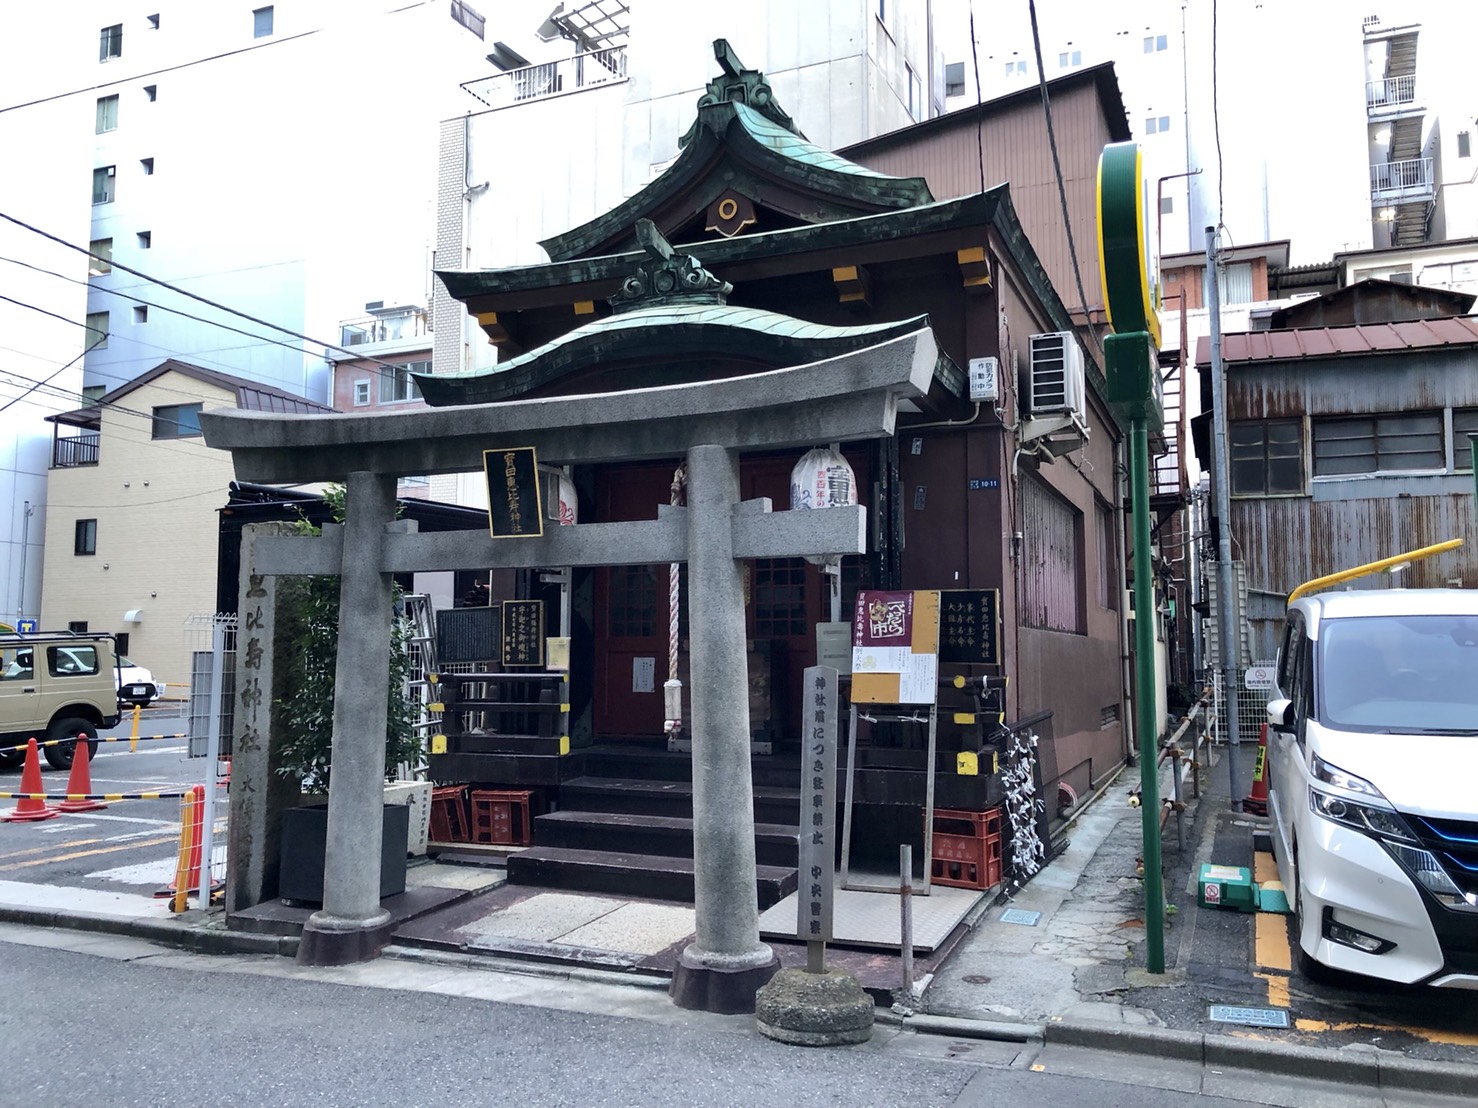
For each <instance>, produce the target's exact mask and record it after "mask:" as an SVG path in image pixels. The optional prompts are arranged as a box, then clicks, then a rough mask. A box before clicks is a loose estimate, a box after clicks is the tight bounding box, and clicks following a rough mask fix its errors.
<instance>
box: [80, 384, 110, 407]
mask: <svg viewBox="0 0 1478 1108" xmlns="http://www.w3.org/2000/svg"><path fill="white" fill-rule="evenodd" d="M107 392H108V386H107V385H83V386H82V399H84V400H86V401H87V402H88V403H91V402H92V401H94V400H101V399H102V398H103V397H104V396H106V395H107Z"/></svg>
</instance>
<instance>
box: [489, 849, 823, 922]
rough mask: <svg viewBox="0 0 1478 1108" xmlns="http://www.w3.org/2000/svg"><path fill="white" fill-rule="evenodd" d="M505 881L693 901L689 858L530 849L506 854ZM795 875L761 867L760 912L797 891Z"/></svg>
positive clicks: (758, 884) (758, 886) (788, 869)
mask: <svg viewBox="0 0 1478 1108" xmlns="http://www.w3.org/2000/svg"><path fill="white" fill-rule="evenodd" d="M508 880H509V881H510V882H511V883H512V884H515V885H536V886H541V887H544V888H558V889H570V890H576V891H580V892H591V893H612V894H616V895H619V896H633V897H644V898H646V899H649V900H671V901H677V902H679V903H686V904H691V903H693V899H694V894H693V860H692V859H691V858H673V857H669V856H667V855H661V854H616V853H611V852H608V851H603V850H572V849H568V848H565V847H557V846H531V847H529V849H527V850H521V851H519V852H518V853H517V854H510V855H509V856H508ZM795 887H796V871H795V869H794V867H787V866H759V867H757V869H756V874H755V893H756V895H757V896H758V898H759V907H760V910H761V911H764V910H765V909H766V908H769V907H770V906H771V905H773V904H776V903H778V902H779V901H781V900H783V899H785V897H787V896H789V895H790V894H791V893H793V892H795Z"/></svg>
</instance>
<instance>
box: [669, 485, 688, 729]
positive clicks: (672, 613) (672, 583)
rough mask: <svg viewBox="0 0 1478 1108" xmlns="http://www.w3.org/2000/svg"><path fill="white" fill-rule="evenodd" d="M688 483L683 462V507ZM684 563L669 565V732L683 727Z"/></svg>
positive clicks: (679, 496) (675, 497)
mask: <svg viewBox="0 0 1478 1108" xmlns="http://www.w3.org/2000/svg"><path fill="white" fill-rule="evenodd" d="M687 483H688V466H687V463H686V462H684V463H683V464H682V465H679V466H678V467H677V469H675V470H673V471H672V489H671V492H672V496H671V504H672V506H673V507H674V508H677V507H680V506H681V505H682V502H683V489H684V487H685V486H686V485H687ZM682 568H683V567H682V563H681V562H673V563H671V564H670V565H669V566H668V567H667V682H666V684H665V686H664V689H665V690H666V696H667V706H666V707H667V719H666V721H665V723H664V724H663V730H664V731H666V732H667V733H668V734H669V735H670V734H674V733H676V732H678V731H681V730H682V726H683V721H682V696H681V693H680V692H679V691H678V690H680V689H681V688H682V683H681V681H679V679H678V676H677V648H678V616H679V614H680V604H681V597H682Z"/></svg>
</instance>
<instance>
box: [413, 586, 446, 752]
mask: <svg viewBox="0 0 1478 1108" xmlns="http://www.w3.org/2000/svg"><path fill="white" fill-rule="evenodd" d="M405 614H406V618H407V619H409V620H410V624H411V633H410V640H409V641H410V645H411V649H412V651H413V654H412V659H413V665H414V666H415V671H414V672H413V675H412V677H411V681H410V685H411V688H412V689H413V690H415V695H416V702H417V704H418V705H419V706H420V718H419V719H417V720H416V723H415V725H414V726H415V728H416V730H417V732H418V733H420V735H421V736H422V738H423V739H425V740H426V742H427V746H428V750H427V753H430V750H429V746H430V745H431V743H430V738H431V736H433V735H436V734H439V733H440V731H441V712H440V711H439V710H437V711H433V710H432V705H433V704H435V705H437V707H438V709H439V707H440V700H441V696H440V693H439V686H438V681H439V678H440V676H441V674H440V669H441V667H440V664H439V662H438V659H437V657H436V617H435V613H433V612H432V610H431V597H429V596H427V595H426V594H425V593H407V594H406V596H405Z"/></svg>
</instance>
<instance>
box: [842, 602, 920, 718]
mask: <svg viewBox="0 0 1478 1108" xmlns="http://www.w3.org/2000/svg"><path fill="white" fill-rule="evenodd" d="M938 651H939V593H938V592H934V591H932V590H931V591H923V592H878V591H874V590H871V589H864V590H863V591H861V592H859V593H858V594H857V606H856V608H855V609H854V610H853V613H852V702H853V703H854V704H933V703H934V701H935V698H936V696H937V694H938V685H939V656H938Z"/></svg>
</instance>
